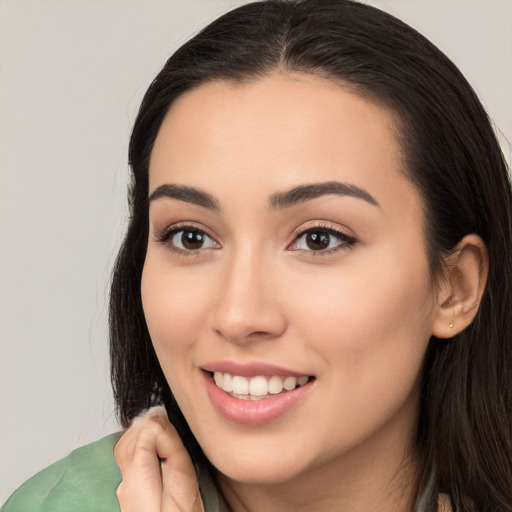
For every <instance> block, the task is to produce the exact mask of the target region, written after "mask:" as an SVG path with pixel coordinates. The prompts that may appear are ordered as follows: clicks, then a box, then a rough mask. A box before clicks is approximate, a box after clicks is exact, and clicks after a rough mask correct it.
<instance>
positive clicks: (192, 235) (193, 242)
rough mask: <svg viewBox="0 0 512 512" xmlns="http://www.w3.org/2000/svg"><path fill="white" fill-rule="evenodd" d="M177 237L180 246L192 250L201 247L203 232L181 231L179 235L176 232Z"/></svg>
mask: <svg viewBox="0 0 512 512" xmlns="http://www.w3.org/2000/svg"><path fill="white" fill-rule="evenodd" d="M178 238H179V240H180V242H181V245H182V247H183V248H184V249H188V250H190V251H193V250H195V249H201V247H202V246H203V243H204V234H203V233H201V232H200V231H182V232H181V236H179V233H178ZM173 242H174V237H173Z"/></svg>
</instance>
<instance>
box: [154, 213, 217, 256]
mask: <svg viewBox="0 0 512 512" xmlns="http://www.w3.org/2000/svg"><path fill="white" fill-rule="evenodd" d="M187 230H189V231H198V232H200V233H203V234H205V235H206V236H207V237H208V238H210V239H211V240H213V241H214V242H215V244H216V245H217V246H218V247H215V248H216V249H217V248H220V247H221V245H220V243H219V242H218V240H217V238H216V237H215V236H214V235H213V234H211V233H210V231H209V230H208V229H207V228H206V227H205V226H202V225H199V224H197V223H196V222H193V221H182V222H176V223H174V224H171V225H170V226H166V227H165V228H164V229H163V230H161V231H157V232H155V241H156V242H157V243H159V244H162V245H165V246H166V247H167V248H168V249H169V250H170V251H172V252H175V253H178V254H183V255H187V256H188V255H194V254H198V253H199V252H201V251H204V250H206V249H211V247H207V248H199V249H190V250H183V249H181V248H180V247H175V246H172V245H171V244H170V240H171V239H172V237H173V235H175V234H176V233H178V232H180V231H187Z"/></svg>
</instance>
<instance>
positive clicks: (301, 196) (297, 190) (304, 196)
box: [269, 181, 380, 210]
mask: <svg viewBox="0 0 512 512" xmlns="http://www.w3.org/2000/svg"><path fill="white" fill-rule="evenodd" d="M325 195H337V196H348V197H355V198H357V199H362V200H363V201H366V202H367V203H369V204H371V205H373V206H377V207H380V205H379V203H378V202H377V200H376V199H375V198H374V197H373V196H372V195H371V194H370V193H369V192H368V191H367V190H364V189H362V188H359V187H357V186H356V185H351V184H350V183H341V182H339V181H326V182H323V183H312V184H308V185H299V186H298V187H294V188H292V189H291V190H288V191H286V192H277V193H276V194H272V195H271V196H270V199H269V205H270V208H271V209H273V210H280V209H283V208H288V207H290V206H293V205H295V204H297V203H303V202H305V201H310V200H311V199H315V198H317V197H321V196H325Z"/></svg>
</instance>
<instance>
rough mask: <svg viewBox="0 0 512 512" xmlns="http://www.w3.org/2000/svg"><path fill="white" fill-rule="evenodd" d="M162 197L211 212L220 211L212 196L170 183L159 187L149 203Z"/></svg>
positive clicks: (195, 189) (152, 194)
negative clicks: (194, 205)
mask: <svg viewBox="0 0 512 512" xmlns="http://www.w3.org/2000/svg"><path fill="white" fill-rule="evenodd" d="M163 197H167V198H169V199H178V200H179V201H184V202H186V203H192V204H196V205H198V206H202V207H203V208H206V209H208V210H212V211H219V210H220V206H219V202H218V201H217V200H216V199H215V198H214V197H213V196H211V195H210V194H208V193H206V192H203V191H202V190H199V189H197V188H194V187H185V186H182V185H173V184H171V183H169V184H166V185H160V186H159V187H158V188H156V189H155V190H154V191H153V192H152V193H151V195H150V196H149V202H150V203H151V202H152V201H157V200H158V199H161V198H163Z"/></svg>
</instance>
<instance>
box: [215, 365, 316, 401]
mask: <svg viewBox="0 0 512 512" xmlns="http://www.w3.org/2000/svg"><path fill="white" fill-rule="evenodd" d="M213 380H214V381H215V384H216V385H217V387H219V388H222V389H223V390H224V391H226V393H230V394H231V395H232V396H234V397H235V398H242V399H244V400H259V399H261V398H264V397H267V398H268V397H269V395H277V394H279V393H282V392H283V390H285V391H292V390H294V389H295V388H296V387H297V386H299V387H300V386H304V384H306V383H307V382H308V380H309V377H308V376H307V375H303V376H301V377H285V378H283V377H279V376H278V375H273V376H272V377H263V376H261V375H260V376H257V377H252V378H249V379H248V378H246V377H242V376H240V375H231V374H230V373H222V372H214V373H213Z"/></svg>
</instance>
